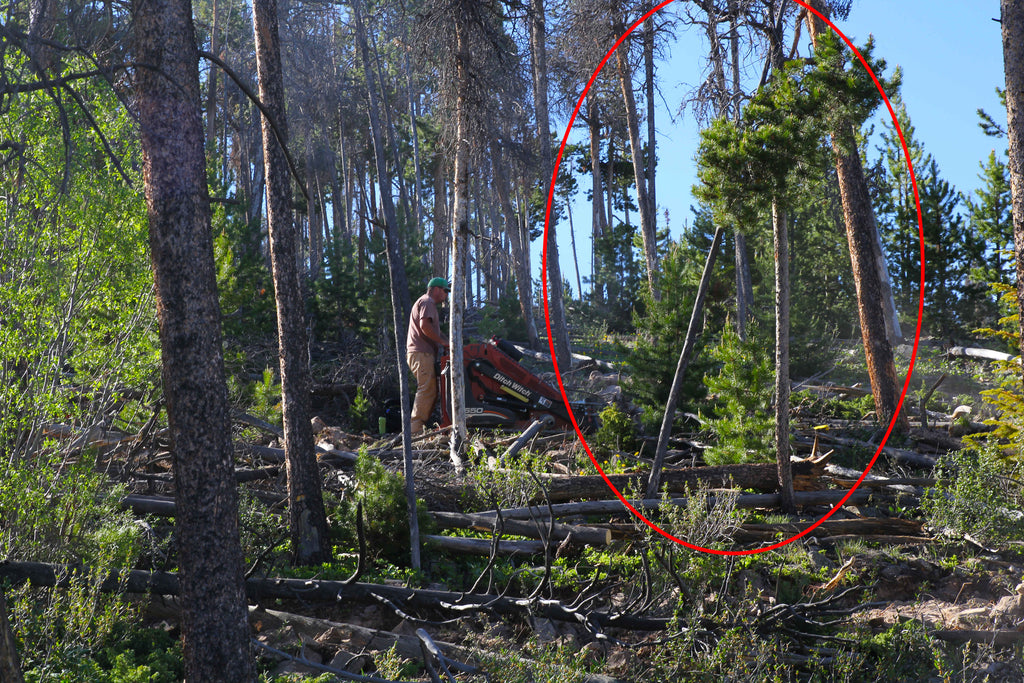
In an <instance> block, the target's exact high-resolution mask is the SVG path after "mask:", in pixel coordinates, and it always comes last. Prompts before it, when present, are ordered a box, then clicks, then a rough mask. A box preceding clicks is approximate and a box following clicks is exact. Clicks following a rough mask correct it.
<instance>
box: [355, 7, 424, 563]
mask: <svg viewBox="0 0 1024 683" xmlns="http://www.w3.org/2000/svg"><path fill="white" fill-rule="evenodd" d="M362 2H363V0H355V2H353V3H352V9H353V13H354V14H355V19H356V39H357V40H358V42H359V50H360V52H361V53H362V57H363V68H364V73H365V74H366V92H367V95H368V99H369V104H370V107H369V110H368V115H369V119H370V131H371V134H372V137H373V152H374V158H375V160H376V163H377V178H378V182H379V184H380V197H381V204H382V205H383V207H384V239H385V241H386V242H387V259H388V274H389V275H390V276H391V311H392V324H393V326H394V330H395V355H396V359H395V361H396V363H397V370H398V396H399V400H400V402H401V407H402V454H403V462H404V464H405V498H406V505H407V508H408V514H409V548H410V551H411V554H410V557H411V564H412V568H413V569H419V568H420V525H419V516H418V515H417V511H416V479H415V471H414V469H413V462H412V424H411V419H412V411H411V408H410V406H409V374H408V368H407V366H406V359H405V338H406V332H407V329H406V327H407V321H408V320H409V311H410V309H411V307H412V305H411V302H410V301H409V281H408V279H407V278H406V276H405V264H404V263H403V261H402V255H401V253H400V251H399V240H398V216H397V215H396V214H395V205H394V201H393V200H392V197H391V172H390V171H389V170H388V165H387V152H386V151H385V149H384V141H383V139H382V136H381V130H380V129H381V124H380V115H379V113H378V112H379V107H380V105H379V104H378V102H377V88H376V85H375V83H374V78H373V69H372V68H370V63H371V62H370V48H369V45H368V42H367V38H366V29H365V27H364V26H363V13H362V8H361V4H362Z"/></svg>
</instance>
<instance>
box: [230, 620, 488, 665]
mask: <svg viewBox="0 0 1024 683" xmlns="http://www.w3.org/2000/svg"><path fill="white" fill-rule="evenodd" d="M249 621H250V623H252V624H254V625H255V624H259V627H260V630H261V631H263V630H268V629H273V628H276V627H278V626H281V625H284V624H288V625H290V626H292V627H293V628H295V630H296V631H298V632H300V633H302V634H303V635H305V636H307V637H308V638H309V639H310V640H315V639H316V638H317V637H322V636H324V634H325V633H327V634H329V635H328V638H329V642H332V643H345V644H346V645H347V646H348V647H349V648H350V649H352V650H354V651H357V652H361V651H365V650H369V651H373V652H387V651H388V650H390V649H392V648H394V649H395V652H397V653H398V654H399V655H401V656H402V657H405V658H406V659H419V658H420V655H421V652H420V641H419V639H418V638H416V636H407V635H402V634H399V633H392V632H391V631H380V630H378V629H374V628H366V627H365V626H358V625H356V624H348V623H341V622H337V621H328V620H326V619H317V618H315V617H307V616H305V615H303V614H294V613H291V612H281V611H278V610H273V609H264V608H260V607H250V608H249ZM438 644H439V645H442V646H443V647H444V648H445V649H446V650H448V651H450V652H454V653H456V654H457V655H458V656H459V657H460V658H465V659H472V657H473V652H472V650H470V649H469V648H467V647H463V646H461V645H456V644H455V643H448V642H439V643H438Z"/></svg>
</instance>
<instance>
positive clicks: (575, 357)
mask: <svg viewBox="0 0 1024 683" xmlns="http://www.w3.org/2000/svg"><path fill="white" fill-rule="evenodd" d="M512 346H514V347H515V348H516V350H517V351H519V353H521V354H523V355H524V356H528V357H529V358H532V359H534V360H539V361H541V362H542V363H548V364H550V363H551V356H549V355H548V354H546V353H541V352H540V351H534V350H533V349H531V348H529V347H527V346H522V345H520V344H516V343H512ZM572 365H573V366H574V367H577V366H584V367H590V366H592V365H596V366H597V367H599V368H601V369H602V370H605V371H607V372H615V366H614V365H612V364H611V363H609V362H608V361H604V360H598V359H597V358H592V357H590V356H584V355H583V354H581V353H574V354H572Z"/></svg>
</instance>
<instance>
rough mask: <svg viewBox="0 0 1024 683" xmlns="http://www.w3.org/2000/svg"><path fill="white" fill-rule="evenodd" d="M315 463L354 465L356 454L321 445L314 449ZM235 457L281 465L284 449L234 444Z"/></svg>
mask: <svg viewBox="0 0 1024 683" xmlns="http://www.w3.org/2000/svg"><path fill="white" fill-rule="evenodd" d="M316 450H317V453H316V459H317V462H320V463H324V464H326V465H332V466H336V467H345V466H348V465H354V464H355V462H356V458H357V456H356V454H355V453H350V452H348V451H339V450H337V449H336V448H325V447H324V446H322V445H319V444H318V445H317V447H316ZM235 455H238V456H240V457H243V458H259V459H261V460H266V461H268V462H276V463H283V462H284V461H285V455H284V449H283V448H273V447H271V446H261V445H259V444H254V443H238V442H236V443H235Z"/></svg>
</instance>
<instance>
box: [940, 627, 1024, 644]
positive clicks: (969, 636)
mask: <svg viewBox="0 0 1024 683" xmlns="http://www.w3.org/2000/svg"><path fill="white" fill-rule="evenodd" d="M928 635H930V636H932V637H933V638H938V639H939V640H945V641H946V642H948V643H985V644H986V645H992V646H995V647H1006V646H1008V645H1016V644H1017V643H1019V642H1021V641H1024V631H1017V630H1015V629H999V630H995V631H971V630H966V629H965V630H952V629H943V630H938V631H928Z"/></svg>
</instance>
